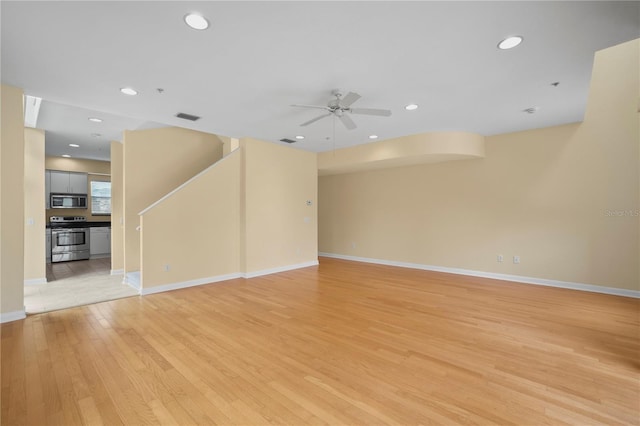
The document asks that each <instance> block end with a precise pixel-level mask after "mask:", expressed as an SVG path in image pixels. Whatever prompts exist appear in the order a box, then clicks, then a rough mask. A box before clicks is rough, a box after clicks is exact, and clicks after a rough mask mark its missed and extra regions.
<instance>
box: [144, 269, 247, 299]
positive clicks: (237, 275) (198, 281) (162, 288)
mask: <svg viewBox="0 0 640 426" xmlns="http://www.w3.org/2000/svg"><path fill="white" fill-rule="evenodd" d="M235 278H242V274H241V273H239V272H236V273H233V274H226V275H217V276H214V277H207V278H198V279H195V280H189V281H182V282H178V283H171V284H164V285H158V286H155V287H149V288H143V289H142V290H141V291H140V294H141V295H142V296H146V295H148V294H154V293H162V292H165V291H171V290H178V289H181V288H187V287H194V286H198V285H205V284H213V283H217V282H220V281H228V280H233V279H235Z"/></svg>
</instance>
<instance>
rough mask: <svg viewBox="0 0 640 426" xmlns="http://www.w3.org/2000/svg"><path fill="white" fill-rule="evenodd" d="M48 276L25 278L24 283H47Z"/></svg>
mask: <svg viewBox="0 0 640 426" xmlns="http://www.w3.org/2000/svg"><path fill="white" fill-rule="evenodd" d="M46 283H47V278H46V277H45V278H31V279H29V280H24V285H40V284H46Z"/></svg>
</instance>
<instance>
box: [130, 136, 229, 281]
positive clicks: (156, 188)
mask: <svg viewBox="0 0 640 426" xmlns="http://www.w3.org/2000/svg"><path fill="white" fill-rule="evenodd" d="M123 143H124V150H123V195H124V204H123V212H124V269H125V272H134V271H138V270H139V269H140V234H139V232H138V231H137V230H136V227H138V226H139V225H140V219H139V217H138V213H140V212H141V211H142V210H143V209H145V208H146V207H148V206H149V205H151V204H152V203H154V202H155V201H157V200H158V199H160V198H161V197H163V196H164V195H166V194H167V193H169V192H170V191H172V190H173V189H175V188H176V187H178V186H179V185H181V184H182V183H184V182H185V181H187V180H188V179H190V178H191V177H193V176H194V175H196V174H198V173H199V172H201V171H202V170H204V169H205V168H207V167H209V166H210V165H211V164H213V163H215V162H216V161H218V160H219V159H220V158H222V142H221V141H220V140H219V139H218V138H217V137H216V136H215V135H212V134H207V133H201V132H197V131H193V130H188V129H181V128H177V127H169V128H160V129H149V130H137V131H125V132H124V137H123Z"/></svg>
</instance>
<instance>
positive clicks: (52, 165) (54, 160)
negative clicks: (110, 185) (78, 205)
mask: <svg viewBox="0 0 640 426" xmlns="http://www.w3.org/2000/svg"><path fill="white" fill-rule="evenodd" d="M45 168H46V169H48V170H62V171H67V172H82V173H88V175H89V176H88V178H87V179H88V187H87V192H89V188H91V181H94V180H95V181H107V182H108V181H110V180H111V177H110V176H109V175H110V173H111V163H110V162H109V161H98V160H85V159H82V158H65V157H45ZM43 173H44V172H43ZM43 179H44V178H43ZM43 200H44V198H43ZM87 203H88V205H89V208H88V209H64V210H61V209H47V211H46V220H47V222H48V221H49V218H50V217H51V216H61V215H64V216H85V217H86V218H87V222H109V221H110V220H111V216H94V215H92V214H91V195H90V194H89V198H88V200H87Z"/></svg>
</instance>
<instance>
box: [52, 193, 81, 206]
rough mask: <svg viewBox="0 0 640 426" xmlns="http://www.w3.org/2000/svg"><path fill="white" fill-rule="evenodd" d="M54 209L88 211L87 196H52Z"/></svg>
mask: <svg viewBox="0 0 640 426" xmlns="http://www.w3.org/2000/svg"><path fill="white" fill-rule="evenodd" d="M51 208H52V209H86V208H87V196H86V195H84V194H51Z"/></svg>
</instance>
